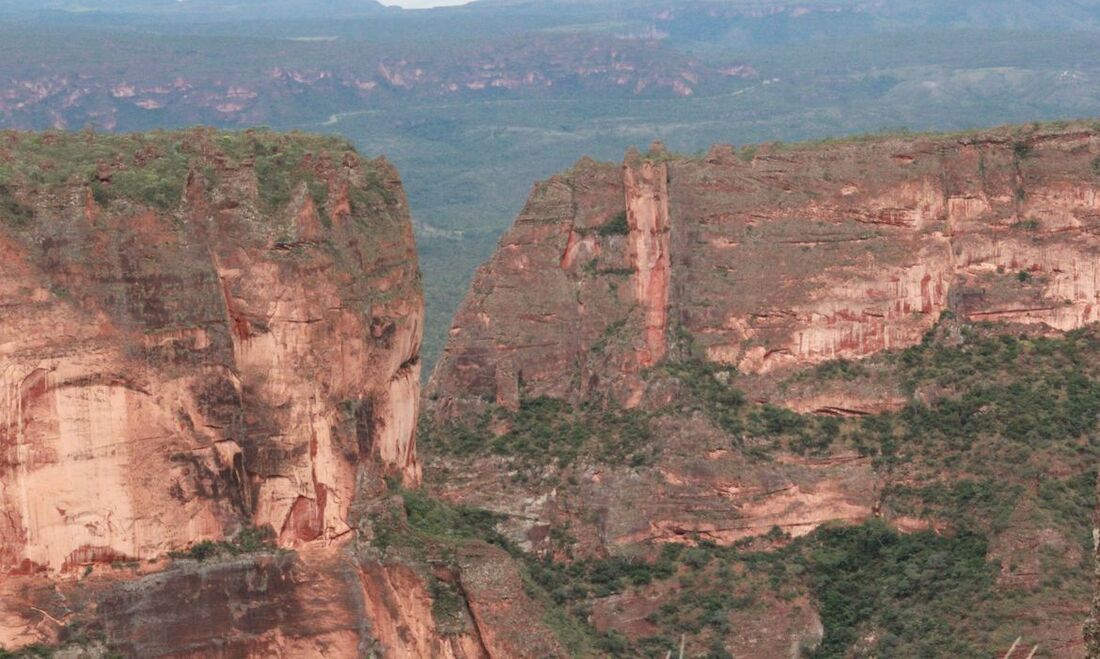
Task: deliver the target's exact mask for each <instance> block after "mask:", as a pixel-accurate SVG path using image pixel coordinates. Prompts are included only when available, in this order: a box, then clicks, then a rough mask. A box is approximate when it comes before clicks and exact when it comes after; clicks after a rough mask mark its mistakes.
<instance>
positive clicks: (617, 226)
mask: <svg viewBox="0 0 1100 659" xmlns="http://www.w3.org/2000/svg"><path fill="white" fill-rule="evenodd" d="M596 233H598V234H599V235H601V236H625V235H627V234H629V233H630V223H629V222H627V219H626V211H620V212H619V213H618V214H617V215H615V217H612V218H611V219H610V220H608V221H607V222H604V223H603V224H602V225H600V228H599V229H597V230H596Z"/></svg>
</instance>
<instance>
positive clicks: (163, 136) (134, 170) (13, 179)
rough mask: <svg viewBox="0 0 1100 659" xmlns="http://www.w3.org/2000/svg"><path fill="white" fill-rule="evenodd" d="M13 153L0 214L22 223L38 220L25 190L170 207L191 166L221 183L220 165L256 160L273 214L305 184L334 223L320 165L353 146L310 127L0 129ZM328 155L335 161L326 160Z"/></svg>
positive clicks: (3, 178)
mask: <svg viewBox="0 0 1100 659" xmlns="http://www.w3.org/2000/svg"><path fill="white" fill-rule="evenodd" d="M0 139H2V141H3V143H4V145H5V147H6V155H4V156H3V157H0V214H2V215H3V216H6V217H8V218H9V221H14V223H15V224H17V225H26V224H27V223H28V222H29V221H30V219H31V213H30V209H28V208H26V207H24V206H22V205H21V204H19V203H18V202H17V201H15V200H14V198H13V194H14V191H15V190H16V189H18V188H26V189H34V190H37V191H40V192H41V191H46V190H50V189H56V188H59V187H62V186H81V185H86V186H88V187H89V188H90V189H91V191H92V196H93V198H94V199H95V201H96V202H97V203H99V204H102V205H110V204H111V203H113V202H115V201H121V200H126V201H129V202H132V203H138V204H142V205H145V206H149V207H152V208H156V209H159V210H171V209H173V208H175V207H176V205H177V204H178V203H179V202H180V200H181V198H182V196H183V188H184V185H185V183H186V181H187V176H188V173H189V172H190V171H198V172H200V173H202V174H203V175H204V176H205V177H206V178H207V179H208V181H207V184H208V185H212V184H216V183H217V182H218V181H216V180H215V179H216V178H217V174H216V171H217V166H224V165H225V164H226V163H225V162H224V161H226V160H227V161H228V163H230V164H233V165H237V164H241V163H245V162H250V163H253V166H254V168H255V172H256V177H257V181H258V184H259V193H260V194H259V199H260V203H261V205H262V208H261V210H263V211H265V212H271V211H275V210H278V209H281V208H283V207H284V206H286V205H287V204H288V203H290V201H291V196H292V194H293V192H294V190H295V189H296V188H297V187H298V186H299V185H302V184H305V185H306V187H307V189H308V191H309V193H310V194H311V195H312V197H313V201H314V203H315V205H316V206H317V208H318V212H319V213H320V214H321V215H322V221H323V222H326V223H327V222H328V218H327V217H326V216H325V215H324V213H325V201H326V200H327V195H328V189H327V186H326V185H324V184H323V182H322V181H321V179H320V178H319V175H318V171H319V169H318V168H319V167H321V166H332V164H333V161H336V162H338V161H339V160H341V159H342V158H343V157H344V155H345V154H347V153H350V152H352V150H353V148H352V147H351V145H350V144H348V143H347V142H346V141H344V140H342V139H339V138H334V137H324V136H314V135H306V134H303V133H275V132H271V131H267V130H249V131H244V132H238V133H224V132H223V133H218V132H214V131H210V130H202V129H198V130H193V131H189V132H163V131H153V132H148V133H134V134H118V135H114V134H104V133H93V132H90V131H84V132H80V133H62V132H45V133H41V134H28V133H16V132H11V131H9V132H5V133H2V134H0ZM326 161H328V162H329V164H328V165H323V163H325V162H326Z"/></svg>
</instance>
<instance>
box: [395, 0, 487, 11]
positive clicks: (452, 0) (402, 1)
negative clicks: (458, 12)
mask: <svg viewBox="0 0 1100 659" xmlns="http://www.w3.org/2000/svg"><path fill="white" fill-rule="evenodd" d="M467 2H469V0H382V4H384V5H397V6H399V7H405V8H407V9H423V8H424V7H442V6H444V5H464V4H466V3H467Z"/></svg>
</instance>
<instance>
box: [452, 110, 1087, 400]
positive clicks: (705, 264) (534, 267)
mask: <svg viewBox="0 0 1100 659" xmlns="http://www.w3.org/2000/svg"><path fill="white" fill-rule="evenodd" d="M1098 153H1100V138H1098V136H1097V135H1096V134H1095V133H1094V132H1092V131H1091V129H1085V128H1082V127H1073V128H1068V129H1064V130H1050V131H1045V132H1035V131H1032V132H1029V133H1026V134H1024V133H1021V132H1019V131H1013V130H1010V129H1004V130H1000V131H992V132H989V133H985V134H981V135H976V136H970V137H965V138H920V139H915V140H902V139H889V140H880V141H877V142H870V143H848V144H837V145H825V146H810V147H792V148H778V147H775V148H762V149H760V150H758V151H757V152H756V154H755V155H754V156H753V157H752V158H751V159H745V158H741V157H737V156H735V155H734V154H733V152H732V150H731V149H728V148H727V149H723V148H715V149H714V150H712V152H711V153H710V154H708V156H706V157H705V158H698V159H687V158H669V157H668V156H667V155H665V154H663V153H658V154H656V155H655V156H651V157H649V158H648V159H642V158H640V157H638V156H636V155H628V157H627V162H626V164H625V165H624V167H623V168H621V169H620V168H618V167H614V166H612V165H603V164H596V163H593V162H591V161H582V162H581V163H578V165H577V166H576V167H575V168H574V169H573V170H572V171H571V172H570V173H569V174H567V175H562V176H558V177H555V178H553V179H551V180H550V181H548V182H546V183H544V184H541V185H539V186H537V187H536V189H535V191H534V193H533V194H532V196H531V199H530V201H529V202H528V205H527V207H526V209H525V210H524V212H523V213H522V214H521V216H520V218H519V220H518V221H517V223H516V225H515V226H514V227H513V229H512V230H511V231H510V232H509V233H508V234H507V235H506V236H505V238H504V239H503V240H502V242H501V247H500V249H499V250H498V251H497V253H496V254H495V255H494V257H493V259H492V260H491V261H490V262H489V263H487V264H486V265H485V266H483V267H482V268H481V269H480V270H479V272H478V275H477V277H476V279H475V282H474V284H473V286H472V288H471V294H470V296H469V298H468V299H467V300H466V302H465V304H464V305H463V307H462V308H461V309H460V311H459V314H458V316H457V318H456V320H455V324H454V327H453V329H452V330H451V339H450V341H449V343H448V346H447V348H446V351H445V355H444V357H443V359H442V360H441V362H440V364H439V366H438V367H437V369H436V371H435V373H434V375H433V382H432V385H431V391H432V396H433V397H434V398H435V399H437V400H439V401H441V402H440V403H437V405H439V406H440V407H441V409H457V408H462V407H463V406H465V405H468V404H476V402H477V400H486V401H493V400H498V401H499V400H505V401H512V402H513V403H514V399H515V398H516V396H515V394H514V393H513V392H514V391H516V390H517V386H516V383H517V382H522V383H523V385H524V386H525V387H526V388H527V389H526V391H527V393H528V394H530V395H541V394H545V395H551V396H558V397H570V398H573V399H579V398H582V397H584V396H585V395H587V394H588V393H589V392H592V391H595V390H602V391H610V392H612V393H613V394H614V395H615V396H616V397H618V398H619V399H620V400H621V401H623V402H627V403H634V402H637V399H638V398H637V397H638V395H639V391H640V390H641V383H640V382H639V379H638V378H637V377H636V376H635V375H633V374H636V373H637V372H638V371H639V369H643V368H645V367H647V366H650V365H652V364H654V363H656V362H658V361H660V359H661V358H662V357H663V356H664V355H665V353H666V351H667V350H668V349H670V346H671V345H672V344H676V348H677V349H681V350H689V351H693V352H694V353H696V354H698V355H699V356H701V357H703V358H705V359H707V360H709V361H711V362H716V363H721V364H729V365H733V366H736V367H737V368H738V369H739V370H740V371H742V372H745V373H766V372H769V371H773V370H776V369H784V368H790V367H796V366H800V365H806V364H812V363H817V362H821V361H826V360H830V359H836V358H860V357H864V356H867V355H871V354H874V353H876V352H878V351H881V350H885V349H892V348H902V347H905V346H909V345H913V344H914V343H916V342H918V341H919V340H920V339H921V337H922V336H923V335H924V334H925V332H927V331H928V330H929V329H930V328H931V327H932V326H933V325H934V323H935V322H936V321H937V319H938V318H939V317H940V316H941V314H943V313H944V312H945V311H951V312H953V313H955V314H957V315H958V316H960V317H962V318H964V319H968V320H974V321H979V320H998V321H1003V322H1013V323H1026V324H1032V325H1039V326H1042V327H1047V328H1050V329H1057V330H1067V329H1071V328H1075V327H1080V326H1082V325H1084V324H1087V323H1090V322H1093V321H1095V320H1097V319H1098V318H1100V316H1098V307H1097V286H1096V281H1097V275H1098V271H1097V262H1098V261H1097V259H1096V254H1097V251H1098V249H1100V242H1098V241H1097V239H1096V238H1095V236H1094V232H1093V228H1094V227H1095V225H1096V224H1097V222H1098V219H1100V206H1098V203H1100V177H1097V175H1096V173H1095V171H1094V168H1093V166H1092V163H1093V162H1094V159H1095V158H1096V156H1097V154H1098ZM624 210H625V212H626V213H627V218H628V220H629V232H628V234H627V235H626V236H619V235H608V234H609V233H611V232H607V231H600V227H601V226H604V225H605V224H606V223H608V222H610V221H611V219H612V218H613V217H614V216H615V214H616V213H618V212H623V211H624ZM536 291H537V294H535V292H536Z"/></svg>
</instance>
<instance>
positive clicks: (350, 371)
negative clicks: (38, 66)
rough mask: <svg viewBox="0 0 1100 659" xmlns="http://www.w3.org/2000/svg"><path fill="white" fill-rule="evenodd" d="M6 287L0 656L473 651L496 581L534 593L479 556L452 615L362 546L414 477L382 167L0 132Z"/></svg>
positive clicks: (275, 152) (255, 139) (414, 390)
mask: <svg viewBox="0 0 1100 659" xmlns="http://www.w3.org/2000/svg"><path fill="white" fill-rule="evenodd" d="M0 305H2V308H3V314H2V315H0V575H2V577H0V648H7V649H18V648H19V647H21V646H25V645H31V644H47V645H56V644H64V645H66V646H71V647H75V648H77V649H79V650H80V651H82V652H90V653H91V656H98V655H99V654H108V653H120V654H122V655H125V656H143V657H147V656H196V657H198V656H202V657H208V656H215V655H216V656H294V657H308V656H357V655H367V654H378V653H383V654H386V656H391V655H392V656H422V655H423V656H426V655H430V654H437V655H438V656H451V657H481V656H486V654H487V652H488V651H489V650H492V649H494V648H497V647H499V646H500V643H499V642H497V641H494V638H498V637H500V636H501V634H500V633H499V632H494V631H493V630H492V629H488V630H486V631H484V632H480V631H479V627H478V625H479V624H481V621H483V620H486V619H488V620H490V624H491V621H492V619H493V617H494V616H500V615H502V612H506V611H508V610H509V608H508V607H503V608H502V607H500V606H499V605H498V604H497V603H495V602H492V601H491V599H492V598H494V597H497V596H501V597H508V598H510V599H511V600H513V601H514V602H516V604H517V606H519V610H521V611H523V610H524V608H523V602H524V601H525V597H524V595H523V594H522V593H521V592H508V589H509V588H510V589H512V590H513V591H518V590H519V585H518V580H516V581H515V582H510V583H507V584H505V585H504V586H499V585H497V586H492V585H489V586H485V585H483V584H488V583H490V582H491V580H489V581H486V580H485V579H484V578H481V577H478V576H477V575H478V574H479V568H478V564H477V561H474V559H472V558H467V559H464V560H467V561H469V562H468V563H467V565H468V566H469V572H470V573H467V572H466V571H463V570H462V569H461V568H456V569H455V573H454V574H455V576H454V577H453V578H454V579H461V580H462V583H463V586H462V587H463V592H465V593H469V594H470V598H471V604H470V605H469V611H470V612H469V613H468V614H465V619H464V620H460V621H459V624H458V625H457V627H456V626H455V625H452V628H450V631H449V633H448V634H446V635H445V634H443V633H442V632H440V631H438V629H437V625H436V623H435V622H434V621H433V617H432V608H431V603H432V595H431V593H430V592H429V576H425V575H430V572H428V571H427V570H428V568H427V567H425V566H426V565H427V563H425V562H424V561H423V560H420V561H413V560H411V559H410V560H406V559H403V558H393V557H390V558H386V557H384V556H381V557H380V556H379V555H378V552H377V551H374V550H372V549H371V547H370V544H369V542H366V543H361V542H359V541H360V539H363V540H367V539H369V537H370V534H371V533H374V534H377V533H381V532H383V531H385V530H387V529H385V528H376V529H374V530H373V531H372V530H371V524H372V521H373V517H372V513H371V511H372V510H375V508H376V507H377V505H378V504H379V501H384V498H383V497H381V495H383V494H384V493H385V492H386V491H387V489H389V488H392V487H401V486H404V487H415V486H417V485H418V484H419V481H420V465H419V462H418V458H417V452H416V444H415V425H416V419H417V415H418V406H419V387H420V365H419V349H420V338H421V331H422V323H423V296H422V293H421V290H420V281H419V273H418V271H417V261H416V254H415V246H414V242H413V236H412V226H411V222H410V221H409V216H408V206H407V202H406V200H405V195H404V191H403V189H402V187H401V183H400V181H399V180H398V177H397V174H396V172H395V171H394V169H393V168H392V167H391V166H390V165H389V164H388V163H386V161H385V160H383V159H381V158H380V159H377V160H373V161H371V160H365V159H363V158H361V157H359V156H358V155H357V154H356V153H355V152H354V150H353V149H352V148H351V147H350V146H349V145H347V144H346V143H345V142H342V141H341V140H338V139H330V138H321V137H311V136H304V135H279V134H274V133H270V132H266V131H256V132H252V131H250V132H247V133H218V132H213V131H207V130H194V131H190V132H186V133H152V134H147V135H125V136H107V135H95V134H92V133H80V134H57V133H50V134H44V135H32V134H22V133H12V132H9V133H0ZM383 479H388V480H389V483H390V485H389V486H387V485H386V484H385V483H384V480H383ZM401 524H404V521H403V520H401V519H396V520H394V528H396V526H398V525H401ZM390 530H392V529H390ZM475 549H476V548H475ZM459 553H460V554H461V555H463V556H467V554H462V553H461V552H459ZM481 572H485V571H484V570H481ZM498 572H499V571H498ZM431 578H433V579H434V577H431ZM498 579H499V576H498ZM433 583H434V582H433ZM485 587H489V588H494V587H495V588H497V589H498V590H499V591H501V592H503V594H501V592H498V593H492V591H489V592H490V594H488V595H479V593H481V592H482V591H481V590H479V589H482V588H485ZM477 597H482V598H485V597H488V598H490V601H489V602H487V603H485V604H478V603H477V600H476V598H477ZM463 607H466V605H465V604H463ZM462 610H463V611H466V610H467V609H466V608H463V609H462ZM470 616H473V617H474V618H476V621H477V623H476V624H475V622H473V621H472V620H470ZM521 617H522V615H521ZM525 627H527V628H531V629H537V628H538V623H537V622H532V623H530V624H525ZM462 629H466V631H462ZM456 630H457V631H456ZM503 647H505V648H507V647H508V646H507V644H506V643H505V645H504V646H503ZM497 653H498V656H499V655H500V653H505V654H506V653H508V651H507V650H497Z"/></svg>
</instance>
